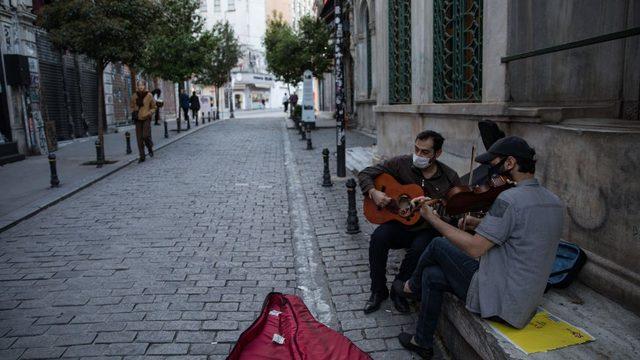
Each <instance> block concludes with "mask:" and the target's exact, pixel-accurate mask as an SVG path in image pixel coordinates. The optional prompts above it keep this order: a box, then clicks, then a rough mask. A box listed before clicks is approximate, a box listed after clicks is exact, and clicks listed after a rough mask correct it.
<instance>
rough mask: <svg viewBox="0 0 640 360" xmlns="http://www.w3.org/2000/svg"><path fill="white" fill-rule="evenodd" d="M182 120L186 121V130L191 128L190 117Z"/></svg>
mask: <svg viewBox="0 0 640 360" xmlns="http://www.w3.org/2000/svg"><path fill="white" fill-rule="evenodd" d="M184 121H186V122H187V130H191V119H185V120H184Z"/></svg>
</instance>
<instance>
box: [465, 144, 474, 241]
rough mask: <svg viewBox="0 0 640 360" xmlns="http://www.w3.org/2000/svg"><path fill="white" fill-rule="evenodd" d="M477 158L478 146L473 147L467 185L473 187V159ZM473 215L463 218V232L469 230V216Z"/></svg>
mask: <svg viewBox="0 0 640 360" xmlns="http://www.w3.org/2000/svg"><path fill="white" fill-rule="evenodd" d="M475 158H476V144H473V145H472V146H471V161H470V163H469V183H468V184H467V185H469V186H471V184H472V183H473V159H475ZM469 214H471V213H465V214H464V217H463V218H462V231H464V229H466V228H467V215H469Z"/></svg>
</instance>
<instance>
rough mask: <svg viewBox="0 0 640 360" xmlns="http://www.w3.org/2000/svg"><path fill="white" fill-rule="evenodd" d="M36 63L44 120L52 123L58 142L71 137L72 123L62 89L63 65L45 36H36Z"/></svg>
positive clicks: (39, 34) (38, 34)
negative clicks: (38, 72)
mask: <svg viewBox="0 0 640 360" xmlns="http://www.w3.org/2000/svg"><path fill="white" fill-rule="evenodd" d="M36 44H37V47H38V63H39V65H40V92H41V107H42V114H43V117H44V120H45V121H47V122H54V123H55V128H56V137H57V139H58V140H68V139H71V138H72V137H73V123H70V122H69V116H68V112H67V109H66V103H65V98H64V88H63V81H64V79H63V71H62V68H63V64H62V61H61V60H62V58H61V56H60V53H59V52H58V51H57V50H55V49H54V48H53V46H52V44H51V42H50V41H49V39H48V37H47V36H46V34H43V33H41V32H38V33H37V35H36Z"/></svg>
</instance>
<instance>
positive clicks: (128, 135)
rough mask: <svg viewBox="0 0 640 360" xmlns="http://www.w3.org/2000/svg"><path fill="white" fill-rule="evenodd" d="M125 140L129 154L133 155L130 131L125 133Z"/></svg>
mask: <svg viewBox="0 0 640 360" xmlns="http://www.w3.org/2000/svg"><path fill="white" fill-rule="evenodd" d="M124 139H125V140H126V141H127V154H131V134H130V133H129V132H128V131H127V132H126V133H124Z"/></svg>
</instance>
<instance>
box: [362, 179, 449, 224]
mask: <svg viewBox="0 0 640 360" xmlns="http://www.w3.org/2000/svg"><path fill="white" fill-rule="evenodd" d="M374 187H375V189H376V190H379V191H382V192H384V193H385V194H387V196H388V197H390V198H391V201H390V202H389V204H388V205H387V206H385V207H379V206H377V205H376V203H375V202H373V200H371V199H370V198H369V197H365V198H364V217H365V218H366V219H367V220H368V221H369V222H371V223H373V224H384V223H386V222H389V221H393V220H395V221H399V222H400V223H402V224H404V225H414V224H416V223H417V222H418V220H420V207H421V206H422V204H423V203H424V201H421V202H416V201H412V200H414V199H416V198H421V199H424V192H423V191H422V188H421V187H420V186H418V185H416V184H408V185H401V184H400V183H399V182H398V181H396V179H395V178H394V177H393V176H391V175H389V174H380V175H379V176H378V177H377V178H376V179H375V181H374ZM438 201H439V200H436V199H434V200H429V201H428V202H427V203H428V204H430V205H431V202H433V203H436V202H438Z"/></svg>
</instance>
